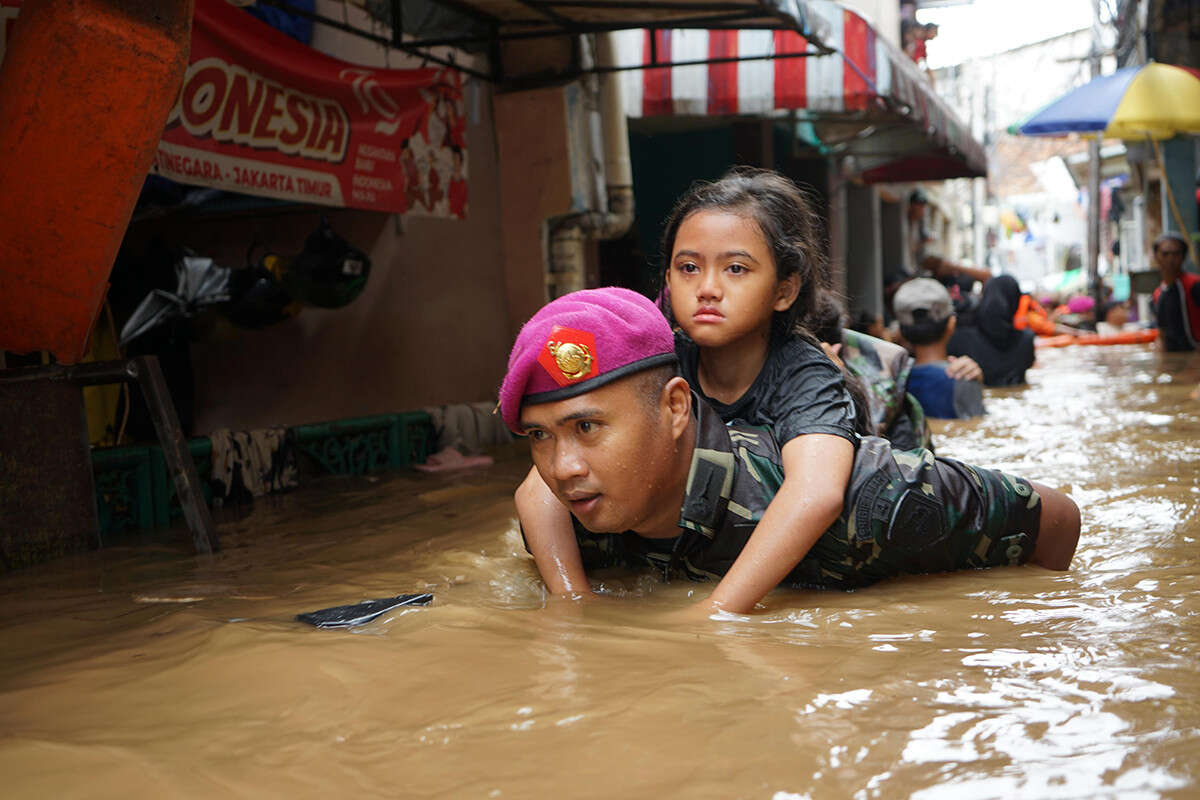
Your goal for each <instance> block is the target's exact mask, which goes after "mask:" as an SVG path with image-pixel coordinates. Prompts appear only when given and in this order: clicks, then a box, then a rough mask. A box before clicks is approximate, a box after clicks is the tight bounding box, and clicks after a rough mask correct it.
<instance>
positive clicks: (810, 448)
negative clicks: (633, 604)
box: [707, 433, 854, 614]
mask: <svg viewBox="0 0 1200 800" xmlns="http://www.w3.org/2000/svg"><path fill="white" fill-rule="evenodd" d="M782 454H783V474H784V479H783V485H782V486H781V487H779V492H778V493H777V494H776V495H775V497H774V499H772V500H771V503H770V505H769V506H767V510H766V512H765V513H764V514H763V517H762V520H761V521H760V522H759V523H758V526H757V527H756V528H755V529H754V533H752V534H751V535H750V540H749V541H748V542H746V546H745V547H744V548H743V549H742V552H741V554H740V555H739V556H738V557H737V560H735V561H734V562H733V566H732V567H731V568H730V569H729V572H727V573H726V574H725V577H724V578H722V579H721V582H720V583H718V584H717V588H716V589H715V590H714V591H713V593H712V595H711V596H710V597H709V599H708V601H707V604H708V605H710V606H711V608H712V610H714V611H718V610H725V611H733V612H735V613H739V614H745V613H747V612H749V611H751V610H753V609H754V604H755V603H757V602H758V601H759V600H761V599H763V597H765V596H766V594H767V592H769V591H771V590H772V589H774V588H775V587H776V586H778V585H779V582H780V581H782V580H783V579H784V577H785V576H786V575H787V574H788V573H789V572H791V571H792V570H793V569H794V568H795V566H796V565H797V564H799V563H800V560H801V559H803V558H804V556H805V555H806V554H807V553H808V551H809V549H810V548H811V547H812V546H813V544H814V543H815V542H816V541H817V539H819V538H820V537H821V534H823V533H824V532H825V530H826V529H827V528H828V527H829V526H830V525H832V524H833V521H834V520H836V519H837V517H838V514H840V513H842V502H843V497H844V496H845V493H846V486H847V485H848V484H849V482H850V470H851V468H852V467H853V466H854V445H852V444H850V442H849V441H848V440H846V439H843V438H842V437H840V436H834V435H832V434H826V433H809V434H804V435H802V436H797V437H796V438H794V439H792V440H791V441H789V442H788V443H787V444H785V445H784V446H783V451H782Z"/></svg>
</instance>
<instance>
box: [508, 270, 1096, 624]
mask: <svg viewBox="0 0 1200 800" xmlns="http://www.w3.org/2000/svg"><path fill="white" fill-rule="evenodd" d="M500 406H501V411H502V413H503V415H504V421H505V423H506V424H507V425H508V427H509V428H510V429H511V430H513V431H514V432H517V433H524V434H526V435H528V436H529V440H530V450H531V453H532V456H533V461H534V465H535V466H536V467H537V470H538V472H539V473H540V475H541V477H542V479H543V480H544V481H545V482H546V484H547V485H548V486H549V487H550V489H551V490H552V491H553V492H554V494H555V496H556V497H558V499H559V500H560V501H561V502H562V503H563V504H564V505H566V506H567V507H568V508H569V509H570V511H571V515H572V522H573V525H574V536H573V537H572V538H569V539H565V540H563V539H561V538H558V537H546V536H541V537H528V540H527V542H526V545H527V547H528V548H529V551H530V552H531V553H532V554H533V556H534V559H535V561H536V562H537V566H538V571H539V572H540V573H541V575H542V578H543V580H544V581H545V582H546V585H547V587H548V588H549V589H550V590H551V591H552V592H555V593H570V592H577V593H584V592H587V591H588V582H587V577H586V570H587V569H593V568H600V567H607V566H617V565H627V566H650V567H654V568H656V569H659V570H661V571H662V573H663V575H664V577H667V578H670V577H672V576H675V575H682V576H686V577H687V578H690V579H693V580H703V579H716V580H718V581H719V582H718V584H717V587H716V589H715V591H714V593H713V597H711V598H710V599H709V600H708V601H706V602H705V603H704V604H703V607H704V608H705V610H721V609H724V610H727V611H733V612H738V613H745V612H749V611H751V610H752V609H753V608H754V606H755V604H756V603H757V602H758V601H759V600H761V599H762V598H763V597H764V596H765V595H766V593H767V592H769V591H770V590H771V589H772V588H774V587H776V586H778V585H785V586H796V587H816V588H839V589H852V588H857V587H862V586H867V585H869V584H871V583H874V582H875V581H877V580H879V579H881V578H885V577H888V576H892V575H901V574H911V573H923V572H939V571H946V570H955V569H965V568H969V567H976V568H978V567H991V566H1001V565H1010V564H1022V563H1026V562H1029V563H1033V564H1037V565H1040V566H1043V567H1047V568H1049V569H1056V570H1064V569H1067V568H1068V567H1069V566H1070V563H1071V558H1072V556H1073V554H1074V552H1075V545H1076V543H1077V542H1078V540H1079V527H1080V521H1079V509H1078V508H1077V507H1076V505H1075V503H1074V502H1073V501H1072V500H1071V499H1070V498H1069V497H1067V496H1066V495H1064V494H1062V493H1060V492H1057V491H1055V490H1053V489H1049V488H1047V487H1044V486H1041V485H1039V484H1033V483H1030V482H1028V481H1025V480H1023V479H1021V478H1017V477H1015V476H1012V475H1007V474H1005V473H1001V472H997V471H995V470H989V469H982V468H979V467H973V466H971V465H968V464H963V463H960V462H957V461H954V460H951V459H947V458H935V457H934V456H933V454H932V453H930V452H929V451H927V450H912V451H907V452H894V451H893V450H892V449H891V447H890V445H889V444H888V442H887V441H886V440H885V439H880V438H877V437H864V438H863V439H862V440H861V442H859V443H858V446H857V448H856V451H855V455H854V466H853V470H852V472H851V475H850V480H849V483H848V485H847V487H846V491H845V495H844V498H843V506H842V509H841V512H840V513H839V515H838V517H837V519H836V520H835V521H834V523H833V524H832V525H831V526H830V527H829V528H828V529H827V530H825V531H824V532H823V533H821V534H820V535H819V536H818V537H817V538H816V539H815V541H791V542H783V543H782V544H781V543H779V542H777V541H772V542H760V541H756V539H755V537H754V533H755V526H756V523H757V521H758V520H759V519H760V518H761V516H762V514H763V511H764V510H765V509H766V507H767V505H768V504H769V503H770V501H771V499H772V497H773V496H774V494H775V492H776V491H777V490H778V487H779V486H780V484H781V483H782V481H783V470H782V467H781V464H782V459H781V457H780V452H779V447H778V445H777V444H776V442H775V439H774V437H773V436H772V434H771V432H770V431H769V430H767V429H765V428H760V427H753V426H747V425H742V424H740V423H734V424H731V425H729V426H726V425H724V424H723V423H722V422H721V420H720V419H719V418H718V417H717V415H716V414H715V413H714V412H713V411H712V410H711V409H710V408H708V406H707V405H705V404H704V403H703V402H700V401H699V400H698V398H697V397H696V396H695V395H694V394H693V393H692V391H691V389H690V388H689V386H688V384H687V382H686V381H685V380H683V378H681V377H679V376H678V374H677V372H676V366H675V351H674V340H673V336H672V333H671V329H670V327H669V325H668V324H667V322H666V320H665V319H664V318H663V316H662V315H661V314H660V313H659V312H658V310H657V309H656V308H655V307H654V306H653V304H651V303H650V301H648V300H647V299H646V298H644V297H642V296H641V295H639V294H636V293H635V292H631V291H628V290H625V289H614V288H608V289H594V290H586V291H581V292H575V293H572V294H569V295H566V296H564V297H561V298H559V299H557V300H555V301H553V302H551V303H549V304H548V305H546V306H544V307H543V308H542V309H541V310H540V311H538V312H537V314H535V315H534V316H533V317H532V318H531V319H530V320H529V322H527V323H526V324H525V325H524V327H523V328H522V329H521V332H520V334H519V335H518V336H517V341H516V344H515V345H514V346H513V350H512V353H511V355H510V356H509V362H508V371H507V374H506V375H505V377H504V383H503V385H502V387H501V390H500ZM729 598H733V599H729Z"/></svg>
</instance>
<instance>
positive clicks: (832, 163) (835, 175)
mask: <svg viewBox="0 0 1200 800" xmlns="http://www.w3.org/2000/svg"><path fill="white" fill-rule="evenodd" d="M826 175H827V184H826V185H827V186H828V187H829V272H830V285H831V286H832V287H833V290H834V291H836V292H841V293H842V294H847V291H846V231H847V224H846V181H845V179H844V178H843V177H842V172H841V165H840V164H839V163H838V161H837V159H832V158H831V159H829V162H828V171H827V173H826Z"/></svg>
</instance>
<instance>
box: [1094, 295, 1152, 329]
mask: <svg viewBox="0 0 1200 800" xmlns="http://www.w3.org/2000/svg"><path fill="white" fill-rule="evenodd" d="M1141 329H1142V326H1141V325H1138V324H1137V323H1136V322H1130V321H1129V303H1128V302H1127V301H1124V300H1112V301H1109V302H1108V303H1105V305H1104V307H1103V308H1102V309H1101V311H1100V315H1099V318H1098V319H1097V322H1096V334H1097V335H1099V336H1116V335H1118V334H1121V333H1126V332H1128V331H1140V330H1141Z"/></svg>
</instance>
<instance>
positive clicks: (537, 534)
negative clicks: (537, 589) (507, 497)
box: [513, 467, 592, 594]
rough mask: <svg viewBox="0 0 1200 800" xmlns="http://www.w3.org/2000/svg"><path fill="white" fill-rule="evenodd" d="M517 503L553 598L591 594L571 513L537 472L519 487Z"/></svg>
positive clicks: (519, 517) (530, 548) (544, 579)
mask: <svg viewBox="0 0 1200 800" xmlns="http://www.w3.org/2000/svg"><path fill="white" fill-rule="evenodd" d="M513 500H514V501H515V502H516V504H517V518H518V519H519V520H520V521H521V529H522V532H523V533H524V534H525V545H526V546H527V547H528V548H529V552H530V553H531V554H532V555H533V560H534V563H536V564H537V568H538V572H539V573H541V575H542V580H543V581H545V583H546V588H547V589H549V590H550V593H551V594H588V593H590V592H591V590H592V589H591V586H590V585H589V584H588V579H587V575H586V574H585V573H584V571H583V559H582V558H581V557H580V555H579V544H578V542H576V541H575V528H574V526H572V525H571V512H570V511H568V510H567V507H566V506H564V505H563V504H562V503H561V502H560V501H559V499H558V498H557V497H555V496H554V492H552V491H550V487H549V486H547V485H546V482H545V481H543V480H542V476H541V475H539V474H538V471H537V468H536V467H535V468H533V469H530V470H529V474H528V475H527V476H526V477H525V480H524V481H522V482H521V485H520V486H518V487H517V491H516V493H515V494H514V495H513Z"/></svg>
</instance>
